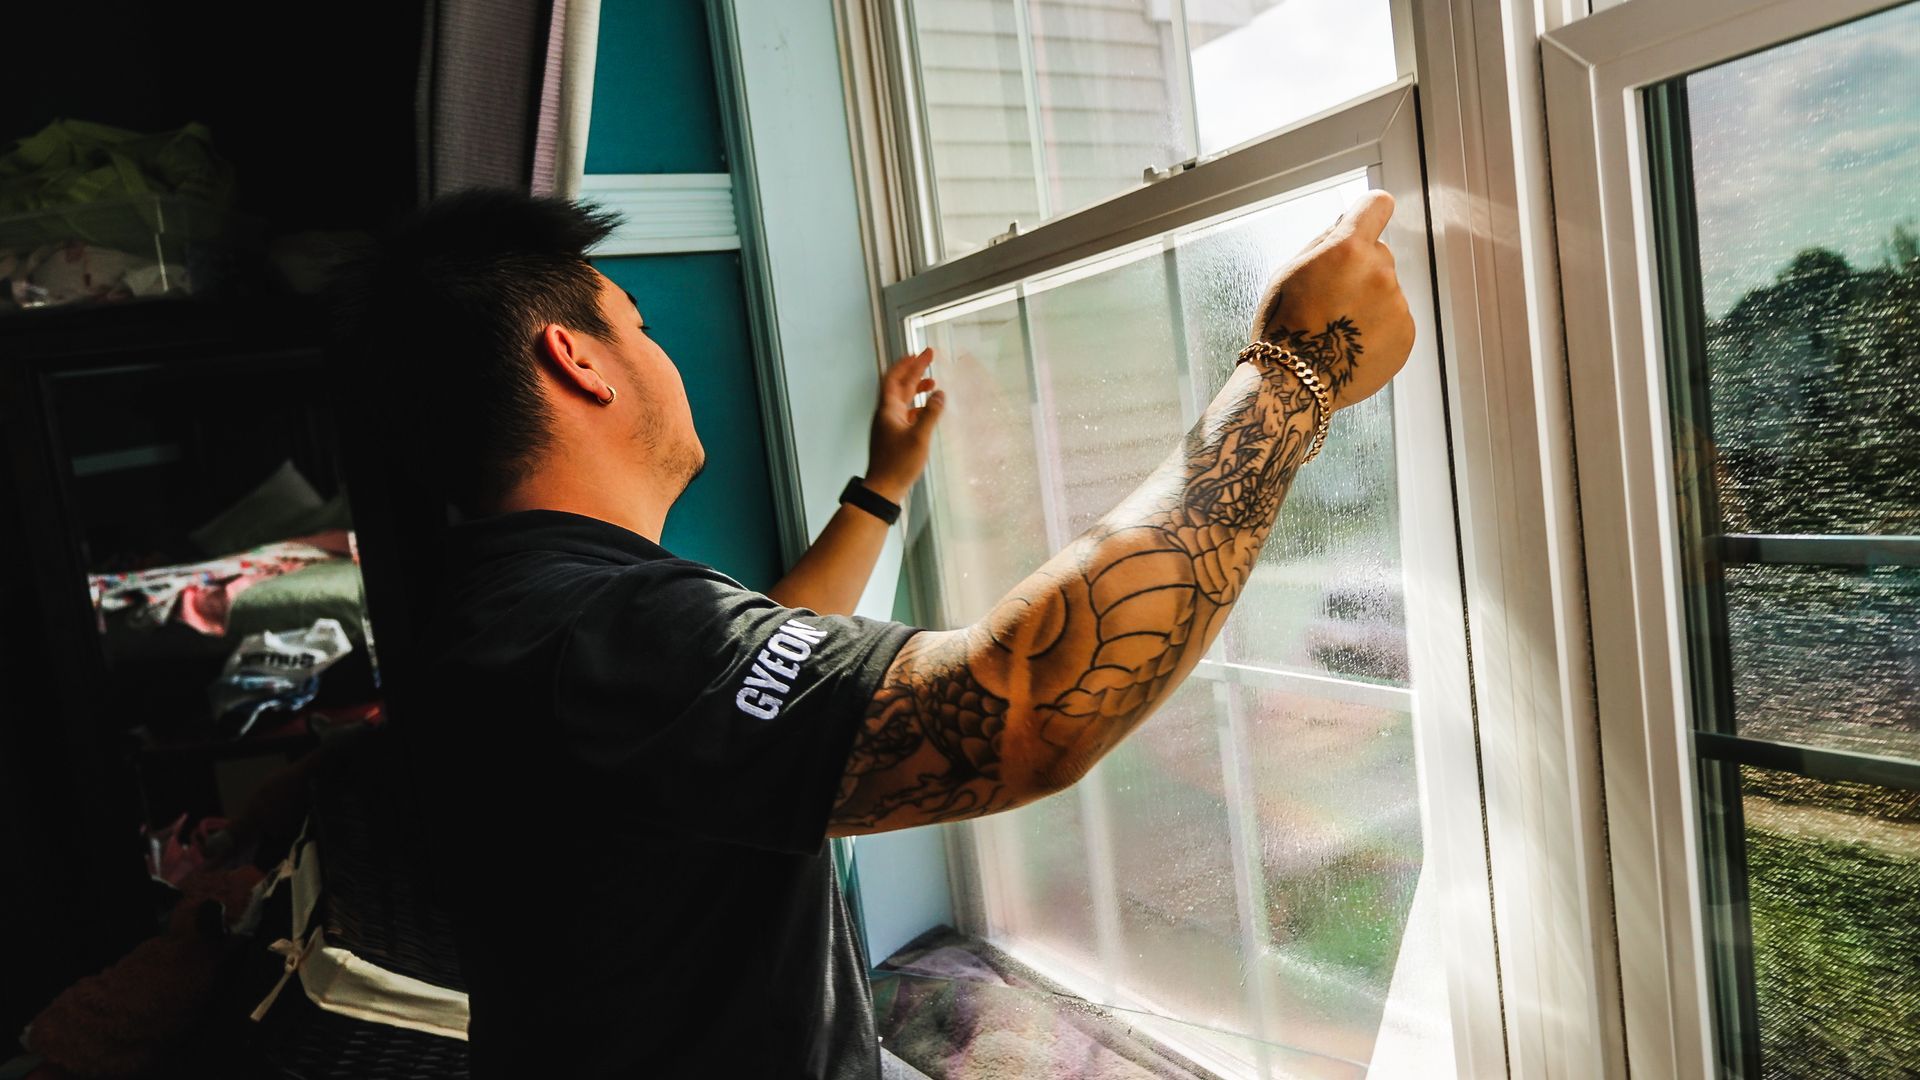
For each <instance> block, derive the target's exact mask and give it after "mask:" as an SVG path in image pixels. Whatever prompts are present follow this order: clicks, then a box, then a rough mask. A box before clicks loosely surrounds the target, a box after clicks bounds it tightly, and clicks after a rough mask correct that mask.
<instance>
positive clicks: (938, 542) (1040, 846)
mask: <svg viewBox="0 0 1920 1080" xmlns="http://www.w3.org/2000/svg"><path fill="white" fill-rule="evenodd" d="M1366 186H1367V183H1366V179H1365V177H1364V176H1351V177H1345V178H1341V179H1338V180H1336V181H1335V182H1331V183H1328V184H1326V185H1323V186H1321V187H1319V188H1316V189H1314V190H1310V191H1306V192H1301V193H1296V194H1294V195H1292V196H1290V197H1288V198H1286V199H1283V200H1280V201H1277V202H1275V203H1272V204H1270V205H1265V206H1261V207H1256V208H1253V209H1251V210H1250V211H1247V212H1242V213H1239V214H1236V215H1234V216H1232V217H1230V218H1228V219H1226V220H1224V221H1221V222H1217V223H1208V224H1203V225H1201V226H1197V227H1193V228H1189V229H1184V230H1180V231H1176V232H1174V233H1171V234H1168V235H1164V236H1161V237H1159V238H1156V239H1154V240H1151V241H1147V242H1144V243H1141V244H1137V245H1133V246H1130V247H1127V248H1125V249H1123V250H1120V251H1117V252H1113V253H1111V254H1109V255H1106V256H1103V257H1101V258H1099V259H1096V260H1093V261H1090V262H1087V263H1084V264H1081V265H1078V266H1074V267H1070V268H1067V269H1064V270H1060V271H1055V272H1052V273H1049V274H1045V275H1040V276H1038V277H1035V278H1031V279H1028V280H1025V281H1022V282H1020V283H1018V284H1016V285H1015V286H1013V287H1011V288H1008V289H1005V290H1002V291H999V292H995V293H990V294H987V295H983V296H981V297H977V298H974V299H972V300H969V301H967V302H965V303H961V304H956V305H952V306H949V307H946V308H942V309H939V310H935V311H930V312H926V313H924V314H921V315H917V316H913V317H910V318H909V319H908V320H907V329H908V338H909V343H910V344H911V345H912V346H914V347H918V346H920V345H923V344H928V345H932V346H934V348H935V349H936V357H935V374H936V375H937V376H938V377H939V378H940V379H941V380H942V383H943V384H944V385H947V386H948V387H949V388H950V397H949V400H950V401H951V403H952V404H951V406H950V408H949V410H948V413H947V414H946V416H945V417H944V418H943V420H942V428H941V431H940V434H939V436H938V439H939V444H938V446H937V450H936V454H935V461H934V465H933V477H934V481H935V482H934V484H933V485H932V486H931V488H930V494H931V496H932V498H931V504H932V507H933V529H932V531H933V534H934V544H935V548H936V550H937V552H938V558H937V560H936V565H937V568H938V573H939V575H940V580H941V584H942V588H943V598H944V602H945V606H946V615H947V617H948V618H949V619H950V620H951V621H953V622H963V621H971V620H973V619H976V618H978V617H979V616H980V615H981V614H983V613H984V612H985V611H986V610H987V609H988V607H990V606H991V604H992V603H993V602H994V601H996V600H997V599H998V598H999V596H1000V595H1001V593H1002V591H1003V590H1005V589H1006V588H1007V587H1009V586H1010V585H1011V584H1012V583H1013V582H1014V581H1016V580H1017V579H1018V578H1019V577H1020V576H1022V575H1024V574H1025V573H1027V572H1029V571H1031V570H1032V569H1034V568H1035V567H1036V566H1038V565H1039V563H1040V562H1042V561H1043V560H1044V559H1045V557H1046V556H1047V555H1048V554H1050V553H1051V552H1052V551H1054V550H1057V549H1058V548H1059V547H1061V546H1063V545H1064V544H1065V543H1067V542H1068V541H1069V540H1071V539H1072V538H1073V537H1074V536H1075V535H1077V534H1078V533H1080V532H1081V531H1083V530H1084V529H1086V528H1087V527H1088V526H1090V525H1091V524H1093V523H1094V522H1095V521H1096V520H1097V519H1098V518H1099V516H1100V515H1102V514H1104V513H1105V512H1106V511H1107V510H1109V509H1111V508H1112V506H1113V505H1114V504H1115V503H1116V502H1118V501H1119V499H1120V498H1122V497H1123V496H1124V495H1126V494H1127V493H1128V492H1130V491H1131V490H1132V489H1133V487H1134V486H1136V485H1137V484H1138V483H1139V481H1140V480H1141V479H1142V478H1144V477H1145V476H1146V474H1147V473H1148V472H1149V471H1150V470H1151V469H1152V468H1153V467H1154V466H1156V465H1157V464H1158V463H1159V462H1160V461H1161V460H1162V459H1163V458H1164V457H1165V455H1166V454H1168V453H1169V452H1170V451H1171V450H1172V449H1173V448H1174V447H1175V446H1176V444H1177V442H1178V439H1179V438H1180V436H1181V434H1182V433H1183V432H1184V430H1185V429H1186V427H1187V426H1188V425H1190V424H1191V423H1192V421H1193V420H1194V419H1195V418H1196V417H1197V415H1198V412H1199V410H1200V409H1201V408H1202V407H1203V406H1204V404H1205V403H1206V402H1207V401H1208V400H1210V399H1211V397H1212V395H1213V393H1214V392H1215V391H1216V390H1217V389H1218V388H1219V386H1220V385H1221V384H1222V383H1223V382H1224V381H1225V380H1226V378H1227V376H1228V374H1229V373H1230V372H1231V370H1232V367H1233V364H1234V356H1235V354H1236V353H1237V352H1238V350H1239V348H1240V347H1241V346H1242V345H1243V344H1244V343H1245V341H1246V335H1247V333H1248V328H1249V326H1250V324H1251V322H1252V317H1253V311H1254V307H1255V304H1256V302H1257V299H1258V296H1259V292H1260V289H1261V287H1262V286H1263V285H1264V284H1265V281H1266V279H1267V277H1268V275H1270V274H1271V272H1272V270H1273V268H1274V265H1275V263H1276V261H1277V260H1278V259H1281V258H1284V257H1285V254H1286V253H1290V252H1293V251H1296V250H1298V249H1299V248H1300V247H1301V246H1302V245H1304V244H1305V243H1306V242H1307V241H1308V240H1310V239H1311V238H1312V237H1313V236H1315V235H1316V234H1318V233H1319V232H1320V230H1321V229H1323V228H1324V227H1325V225H1326V222H1328V221H1330V220H1332V219H1333V218H1334V217H1335V216H1336V215H1337V214H1338V213H1339V212H1340V210H1342V209H1344V208H1345V207H1346V206H1347V205H1348V204H1349V203H1350V202H1351V201H1352V200H1353V199H1354V198H1355V197H1357V196H1358V195H1359V194H1360V193H1361V192H1362V191H1364V190H1365V188H1366ZM1396 452H1397V448H1396V446H1395V439H1394V401H1393V398H1392V396H1391V395H1390V394H1381V395H1379V396H1378V397H1376V398H1374V399H1372V400H1370V401H1369V402H1367V403H1365V404H1363V405H1361V406H1358V407H1355V408H1353V409H1349V410H1345V411H1343V412H1342V413H1341V414H1340V415H1339V416H1338V417H1336V418H1335V420H1334V431H1333V434H1332V437H1331V438H1330V439H1329V441H1328V444H1327V450H1326V452H1325V453H1324V454H1323V455H1322V456H1321V457H1320V458H1319V459H1317V460H1316V461H1315V462H1314V463H1313V464H1312V466H1311V467H1309V468H1307V469H1304V470H1302V472H1301V475H1300V477H1299V478H1298V480H1297V481H1296V483H1295V486H1294V489H1293V491H1292V494H1291V495H1290V497H1289V499H1288V502H1287V505H1286V507H1285V508H1284V509H1283V510H1282V512H1281V520H1280V526H1279V528H1278V529H1277V530H1276V531H1275V533H1274V535H1273V536H1272V537H1271V538H1270V539H1269V541H1268V544H1267V547H1266V550H1265V553H1264V554H1263V556H1262V558H1261V560H1260V561H1259V563H1258V564H1257V565H1256V567H1255V569H1254V572H1253V576H1252V580H1251V582H1250V584H1249V586H1248V588H1247V592H1246V593H1245V595H1244V598H1243V599H1242V600H1241V602H1240V603H1239V605H1238V606H1237V607H1236V609H1235V613H1234V615H1233V617H1232V618H1231V619H1230V620H1229V622H1228V624H1227V628H1226V630H1225V632H1224V633H1223V636H1222V638H1221V640H1220V642H1219V643H1218V644H1217V645H1216V647H1215V649H1214V651H1213V652H1212V653H1211V654H1210V656H1209V657H1208V659H1207V660H1206V661H1204V662H1203V663H1202V664H1201V666H1200V668H1199V670H1198V671H1197V672H1196V674H1195V676H1194V677H1193V678H1191V679H1190V680H1189V681H1188V682H1187V683H1186V684H1185V685H1184V686H1182V687H1181V688H1180V690H1179V691H1178V692H1177V693H1176V694H1174V695H1173V696H1172V697H1171V698H1170V700H1169V701H1168V702H1166V703H1165V704H1164V705H1163V706H1162V707H1161V708H1160V710H1159V711H1157V712H1156V713H1155V715H1154V716H1153V717H1152V718H1150V719H1149V720H1148V721H1147V722H1146V723H1145V724H1143V725H1142V726H1141V728H1140V729H1139V730H1138V731H1137V732H1135V733H1134V735H1133V736H1131V737H1130V738H1129V739H1128V740H1127V741H1126V742H1124V743H1123V744H1122V745H1121V746H1120V747H1119V748H1117V749H1116V750H1115V751H1114V753H1113V754H1112V755H1110V756H1109V757H1108V758H1107V759H1106V760H1104V761H1102V762H1101V763H1100V764H1099V765H1098V766H1097V767H1096V768H1095V769H1094V771H1093V773H1092V774H1091V775H1090V776H1089V777H1088V778H1087V779H1085V780H1083V781H1082V782H1081V783H1080V784H1078V785H1075V787H1074V788H1073V789H1071V790H1069V791H1067V792H1064V793H1062V794H1060V795H1056V796H1054V797H1051V798H1049V799H1045V800H1042V801H1041V802H1039V803H1036V804H1034V805H1032V806H1029V807H1026V808H1023V809H1021V810H1017V811H1013V812H1011V813H1006V814H1001V815H996V816H994V817H991V818H987V819H983V820H981V821H979V822H976V823H974V824H972V825H971V826H969V828H970V829H971V830H973V833H974V835H975V836H976V837H977V842H978V845H979V851H980V857H979V871H980V874H981V876H982V879H983V880H982V882H981V886H982V888H981V893H982V896H983V900H984V904H985V907H986V919H985V921H986V923H987V928H988V931H989V934H990V936H991V937H992V938H993V940H994V943H995V944H997V945H999V946H1001V947H1003V948H1006V949H1007V950H1008V951H1009V952H1011V953H1013V954H1015V955H1016V956H1018V957H1020V958H1021V959H1022V960H1024V961H1027V962H1030V963H1033V964H1035V965H1036V966H1039V967H1042V968H1044V969H1045V970H1047V971H1048V972H1049V973H1050V974H1052V975H1053V976H1054V977H1056V978H1058V979H1059V980H1060V981H1061V982H1062V983H1064V984H1065V985H1067V986H1068V987H1069V988H1070V989H1072V990H1073V991H1074V992H1075V993H1078V994H1081V995H1083V996H1085V997H1087V998H1088V999H1090V1000H1094V1001H1097V1002H1100V1003H1101V1004H1106V1005H1112V1006H1115V1007H1116V1008H1119V1009H1123V1010H1129V1011H1133V1012H1138V1013H1140V1014H1143V1015H1147V1016H1156V1017H1166V1018H1171V1019H1174V1020H1177V1021H1179V1022H1180V1026H1179V1032H1178V1036H1177V1037H1178V1038H1180V1039H1182V1040H1184V1044H1185V1045H1194V1044H1195V1043H1196V1042H1198V1043H1202V1044H1204V1045H1205V1046H1206V1047H1207V1048H1209V1052H1211V1053H1213V1054H1215V1055H1218V1057H1219V1058H1220V1059H1221V1060H1223V1061H1225V1062H1227V1063H1228V1064H1227V1066H1226V1067H1225V1068H1226V1073H1227V1075H1249V1074H1251V1075H1293V1074H1296V1073H1298V1074H1302V1075H1351V1074H1353V1072H1354V1071H1355V1070H1356V1069H1361V1070H1363V1069H1364V1066H1365V1063H1366V1062H1367V1061H1368V1060H1369V1058H1370V1055H1371V1054H1372V1052H1373V1048H1374V1045H1375V1041H1376V1039H1377V1038H1378V1037H1379V1033H1380V1031H1381V1030H1382V1025H1383V1024H1385V1023H1386V1022H1387V1016H1388V1013H1389V1011H1390V1010H1389V996H1390V995H1389V989H1390V987H1391V986H1392V985H1393V984H1394V982H1395V979H1396V978H1406V977H1407V976H1406V972H1407V971H1408V970H1419V971H1421V972H1427V973H1431V972H1435V971H1437V970H1438V964H1439V960H1438V956H1439V953H1438V950H1439V949H1440V947H1441V943H1440V941H1439V940H1438V939H1437V936H1436V935H1432V934H1428V935H1424V936H1416V935H1410V934H1408V932H1407V927H1408V925H1409V922H1410V921H1411V920H1413V919H1414V913H1413V909H1414V907H1415V895H1416V892H1417V887H1418V885H1419V883H1420V880H1421V873H1422V866H1423V860H1424V856H1425V849H1424V844H1423V841H1422V832H1421V816H1420V781H1419V776H1418V773H1417V770H1416V768H1415V763H1414V738H1413V722H1412V715H1413V714H1412V708H1413V694H1412V691H1411V689H1410V686H1411V679H1412V677H1411V673H1410V671H1409V664H1408V649H1407V634H1408V627H1407V625H1406V613H1405V603H1404V599H1403V595H1404V586H1405V580H1404V578H1405V574H1404V570H1403V567H1402V563H1401V559H1400V551H1401V537H1400V529H1401V522H1402V515H1401V513H1400V510H1399V498H1400V494H1401V493H1400V491H1399V489H1398V485H1397V482H1396V466H1395V462H1396ZM1447 632H1452V631H1451V628H1448V631H1447ZM1443 1013H1444V1004H1442V1005H1440V1006H1439V1011H1438V1012H1436V1013H1435V1014H1434V1015H1425V1014H1424V1013H1422V1014H1419V1015H1414V1016H1402V1017H1400V1018H1399V1022H1400V1023H1401V1024H1402V1025H1403V1026H1405V1027H1416V1028H1419V1029H1421V1030H1428V1031H1431V1030H1433V1029H1440V1030H1444V1029H1445V1025H1446V1018H1445V1016H1444V1015H1443ZM1196 1033H1199V1034H1196Z"/></svg>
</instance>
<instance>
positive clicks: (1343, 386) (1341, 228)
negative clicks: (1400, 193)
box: [1253, 191, 1413, 409]
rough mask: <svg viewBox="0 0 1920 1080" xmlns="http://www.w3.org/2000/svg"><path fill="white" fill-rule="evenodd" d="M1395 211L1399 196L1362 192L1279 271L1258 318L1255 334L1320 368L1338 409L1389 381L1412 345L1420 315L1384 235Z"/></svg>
mask: <svg viewBox="0 0 1920 1080" xmlns="http://www.w3.org/2000/svg"><path fill="white" fill-rule="evenodd" d="M1392 216H1393V196H1391V195H1388V194H1387V193H1386V192H1384V191H1370V192H1368V193H1367V194H1365V195H1363V196H1361V197H1360V199H1359V200H1358V201H1357V202H1355V203H1354V204H1353V205H1352V206H1351V207H1349V208H1348V209H1347V212H1346V213H1345V214H1343V215H1341V217H1340V220H1338V221H1336V222H1334V223H1333V226H1332V227H1331V228H1329V229H1328V230H1327V231H1326V232H1323V233H1321V234H1320V235H1319V236H1317V237H1315V238H1314V240H1313V242H1312V243H1310V244H1308V245H1307V247H1306V249H1305V250H1304V251H1302V252H1300V254H1298V255H1296V256H1294V258H1293V261H1292V262H1290V263H1288V264H1287V265H1286V266H1285V267H1282V268H1281V270H1280V272H1279V273H1277V274H1275V275H1274V276H1273V280H1272V281H1270V282H1268V283H1267V291H1266V294H1265V295H1264V296H1263V297H1262V298H1261V300H1260V307H1259V310H1258V313H1257V314H1255V315H1254V318H1253V335H1254V337H1255V338H1256V339H1258V340H1264V341H1271V342H1274V343H1276V344H1280V345H1286V346H1289V347H1290V348H1292V349H1293V351H1294V352H1295V353H1297V354H1298V355H1299V356H1300V358H1301V359H1303V360H1305V361H1307V362H1308V363H1310V364H1312V365H1313V366H1314V367H1315V368H1316V369H1318V370H1319V372H1320V374H1321V377H1322V378H1324V379H1326V380H1327V381H1328V383H1329V384H1330V385H1331V386H1332V388H1333V407H1334V408H1336V409H1341V408H1345V407H1346V406H1348V405H1353V404H1357V403H1359V402H1361V401H1364V400H1365V399H1366V398H1368V397H1369V396H1371V395H1372V394H1373V393H1374V392H1375V391H1377V390H1379V389H1380V388H1381V387H1383V386H1385V385H1387V380H1388V379H1391V378H1393V376H1394V373H1395V372H1397V371H1399V370H1400V368H1401V367H1402V366H1404V365H1405V364H1406V362H1407V353H1408V352H1409V351H1410V350H1411V349H1412V348H1413V316H1412V314H1411V313H1410V312H1408V310H1407V298H1406V295H1405V294H1404V293H1402V292H1401V291H1400V279H1399V278H1398V277H1397V276H1396V275H1395V274H1394V270H1393V252H1391V251H1388V250H1387V245H1385V244H1383V243H1381V242H1380V233H1381V231H1382V230H1384V229H1385V228H1386V227H1387V219H1389V218H1391V217H1392ZM1363 337H1364V338H1365V340H1366V347H1365V348H1364V349H1362V348H1361V346H1360V341H1361V339H1362V338H1363Z"/></svg>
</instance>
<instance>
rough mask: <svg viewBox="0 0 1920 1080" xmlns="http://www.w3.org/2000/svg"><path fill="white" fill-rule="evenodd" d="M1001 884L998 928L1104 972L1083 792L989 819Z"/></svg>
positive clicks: (993, 907)
mask: <svg viewBox="0 0 1920 1080" xmlns="http://www.w3.org/2000/svg"><path fill="white" fill-rule="evenodd" d="M979 827H980V828H981V829H983V830H984V831H985V832H986V834H987V837H988V839H989V841H990V846H989V845H988V844H983V845H982V852H981V857H982V858H985V859H990V860H992V863H993V873H992V879H993V882H994V887H993V889H992V891H991V892H990V893H989V895H988V898H987V906H988V918H989V919H990V921H991V923H992V926H991V930H992V932H993V934H994V935H995V936H996V937H998V938H1000V939H1001V940H1003V941H1017V942H1020V943H1021V944H1022V945H1024V946H1026V947H1028V948H1030V949H1038V950H1042V951H1043V952H1044V953H1045V956H1044V958H1045V959H1046V960H1048V961H1050V962H1052V963H1054V964H1065V965H1067V966H1069V967H1070V968H1072V969H1074V970H1077V971H1085V972H1095V973H1098V972H1104V971H1105V970H1106V963H1105V961H1104V960H1103V959H1102V957H1101V954H1100V944H1099V936H1098V932H1097V929H1096V925H1095V921H1094V919H1093V918H1091V913H1092V912H1093V910H1094V901H1093V884H1092V879H1091V877H1090V875H1089V872H1088V864H1087V847H1086V843H1085V840H1084V837H1085V836H1086V829H1087V826H1086V821H1085V818H1084V816H1083V815H1082V813H1081V796H1080V793H1079V792H1077V791H1066V792H1062V793H1061V794H1059V795H1050V796H1048V797H1047V798H1044V799H1041V800H1040V801H1039V802H1036V803H1032V804H1030V805H1027V806H1023V807H1021V808H1020V809H1018V810H1011V811H1008V812H1007V813H1004V814H996V815H994V816H993V817H990V818H986V819H983V820H982V821H981V822H980V823H979Z"/></svg>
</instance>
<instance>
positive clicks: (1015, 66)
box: [912, 0, 1137, 257]
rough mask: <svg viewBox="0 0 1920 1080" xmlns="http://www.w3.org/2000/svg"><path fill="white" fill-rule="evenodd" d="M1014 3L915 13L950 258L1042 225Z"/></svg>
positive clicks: (928, 6) (935, 5)
mask: <svg viewBox="0 0 1920 1080" xmlns="http://www.w3.org/2000/svg"><path fill="white" fill-rule="evenodd" d="M1014 3H1015V0H914V2H913V4H912V10H913V26H914V35H915V39H916V42H915V44H916V47H917V55H918V58H919V65H920V71H919V74H920V107H921V109H922V110H923V112H924V114H925V115H924V118H923V122H924V124H925V127H926V132H927V139H928V147H927V151H928V154H929V156H930V158H931V160H930V161H929V162H928V168H929V170H930V171H931V172H932V174H933V184H934V200H935V202H936V203H937V204H938V209H939V212H938V215H937V216H938V220H937V221H936V222H935V232H936V233H937V234H938V235H939V236H940V237H942V238H943V243H944V245H945V247H946V254H947V255H948V256H949V257H951V256H954V255H962V254H965V253H966V252H968V251H972V250H973V249H974V248H977V247H979V246H981V245H982V244H983V243H985V242H986V240H987V238H988V237H991V236H997V235H999V234H1000V233H1002V232H1005V231H1006V228H1007V224H1008V223H1009V222H1012V221H1025V222H1034V221H1038V220H1039V219H1040V195H1039V192H1040V189H1039V187H1038V186H1037V184H1036V181H1035V175H1034V160H1035V155H1034V153H1033V142H1032V131H1033V129H1032V124H1031V119H1030V117H1029V114H1028V112H1027V93H1026V83H1025V77H1024V75H1023V74H1022V71H1023V67H1022V60H1021V54H1022V48H1021V44H1020V34H1019V29H1018V23H1017V22H1016V20H1017V18H1018V16H1017V14H1016V12H1015V9H1014ZM1136 178H1137V174H1136Z"/></svg>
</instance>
